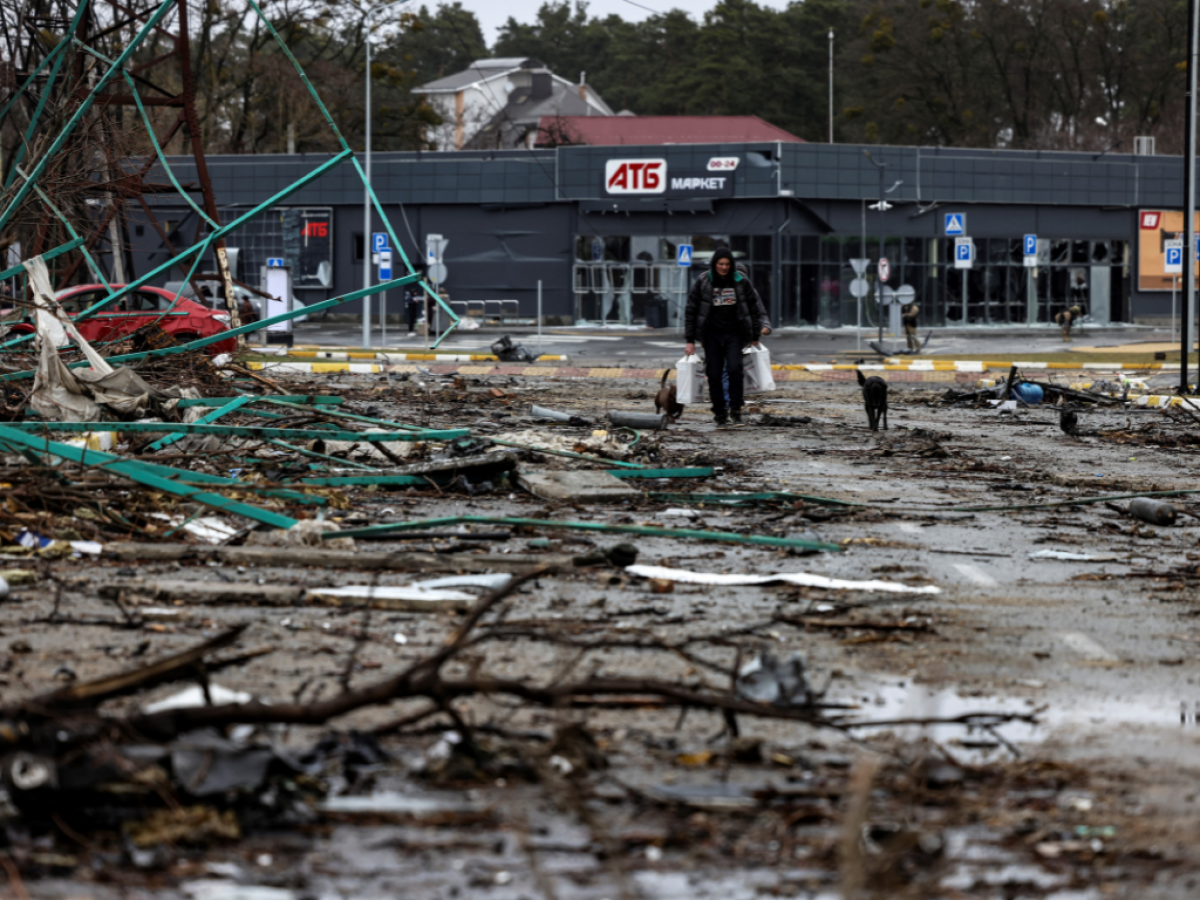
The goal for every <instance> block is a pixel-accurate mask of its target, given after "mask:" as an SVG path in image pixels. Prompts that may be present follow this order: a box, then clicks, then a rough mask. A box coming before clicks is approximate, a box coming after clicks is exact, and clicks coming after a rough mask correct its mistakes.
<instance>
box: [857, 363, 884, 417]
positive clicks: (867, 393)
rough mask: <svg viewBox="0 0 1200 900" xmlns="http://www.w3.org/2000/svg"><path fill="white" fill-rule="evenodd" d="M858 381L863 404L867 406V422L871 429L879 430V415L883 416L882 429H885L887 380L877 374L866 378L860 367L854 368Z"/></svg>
mask: <svg viewBox="0 0 1200 900" xmlns="http://www.w3.org/2000/svg"><path fill="white" fill-rule="evenodd" d="M854 371H855V373H856V374H857V375H858V383H859V384H860V385H862V392H863V405H864V406H866V408H867V424H868V425H869V426H870V427H871V430H872V431H878V430H879V417H880V416H882V417H883V430H884V431H887V392H888V386H887V382H886V381H884V380H883V379H882V378H880V377H879V376H878V375H872V376H871V377H870V378H867V377H866V376H865V375H863V373H862V371H861V370H860V369H855V370H854Z"/></svg>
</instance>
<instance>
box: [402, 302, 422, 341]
mask: <svg viewBox="0 0 1200 900" xmlns="http://www.w3.org/2000/svg"><path fill="white" fill-rule="evenodd" d="M417 303H418V301H417V300H416V298H413V297H410V298H409V299H408V300H406V301H405V302H404V314H405V316H406V317H407V319H408V330H409V332H410V333H411V332H413V331H416V330H417V316H418V314H419V313H420V308H419V307H418V306H417Z"/></svg>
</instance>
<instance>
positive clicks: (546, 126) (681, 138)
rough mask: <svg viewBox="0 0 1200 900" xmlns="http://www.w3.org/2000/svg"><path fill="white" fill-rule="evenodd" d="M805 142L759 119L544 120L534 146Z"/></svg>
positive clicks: (749, 117) (672, 117) (622, 117)
mask: <svg viewBox="0 0 1200 900" xmlns="http://www.w3.org/2000/svg"><path fill="white" fill-rule="evenodd" d="M755 141H783V142H785V143H789V144H803V143H804V140H803V139H801V138H798V137H796V136H795V135H794V134H792V133H791V132H788V131H784V130H783V129H782V128H779V127H777V126H775V125H772V124H771V123H770V122H767V121H765V120H763V119H760V118H759V117H758V116H631V115H627V114H622V115H616V116H542V117H541V119H539V120H538V136H537V141H536V144H535V146H538V147H558V146H563V145H567V144H589V145H593V146H614V145H620V144H723V143H743V142H747V143H748V142H755Z"/></svg>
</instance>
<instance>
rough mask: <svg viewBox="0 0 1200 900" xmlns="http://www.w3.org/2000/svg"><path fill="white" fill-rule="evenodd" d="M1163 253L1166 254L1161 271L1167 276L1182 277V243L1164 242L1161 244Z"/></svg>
mask: <svg viewBox="0 0 1200 900" xmlns="http://www.w3.org/2000/svg"><path fill="white" fill-rule="evenodd" d="M1163 251H1164V253H1165V254H1166V263H1165V264H1164V266H1163V271H1164V272H1165V273H1166V274H1167V275H1182V274H1183V241H1181V240H1174V241H1165V242H1164V243H1163Z"/></svg>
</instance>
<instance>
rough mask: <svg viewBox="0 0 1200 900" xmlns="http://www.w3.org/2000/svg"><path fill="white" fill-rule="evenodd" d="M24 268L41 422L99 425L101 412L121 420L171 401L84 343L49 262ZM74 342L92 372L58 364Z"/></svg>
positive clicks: (40, 261)
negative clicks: (34, 334) (60, 297)
mask: <svg viewBox="0 0 1200 900" xmlns="http://www.w3.org/2000/svg"><path fill="white" fill-rule="evenodd" d="M23 265H24V266H25V271H26V272H28V273H29V284H30V286H31V287H32V288H33V302H34V304H35V306H36V309H35V310H34V315H35V319H36V323H37V342H38V367H37V372H36V374H35V375H34V379H33V394H32V396H31V397H30V398H29V405H30V406H32V407H33V408H34V409H35V410H37V412H38V414H39V415H40V416H42V417H43V418H46V419H53V420H58V421H62V422H96V421H99V420H100V407H101V406H106V407H108V408H109V409H110V410H112V411H113V412H115V413H117V414H119V415H124V416H129V415H138V416H140V415H144V414H145V412H146V410H147V409H148V408H149V407H150V406H151V405H152V403H153V402H154V401H158V402H160V403H161V402H164V401H167V400H169V399H171V395H170V394H167V393H163V392H162V391H159V390H156V389H155V388H152V387H151V386H150V385H148V384H147V383H146V382H145V381H144V380H143V379H142V377H141V376H140V375H138V374H137V372H135V371H133V369H129V368H125V367H124V366H122V367H121V368H119V369H114V368H113V367H112V366H110V365H109V364H108V361H107V360H106V359H105V358H104V357H103V356H101V355H100V354H99V353H97V352H96V351H95V350H94V349H93V348H92V345H91V344H89V343H88V342H87V341H86V340H84V338H83V335H81V334H80V333H79V330H78V329H77V328H76V327H75V323H74V322H72V321H71V320H70V318H69V317H68V316H67V315H66V314H65V313H63V311H62V308H61V307H60V306H59V305H58V301H57V300H55V299H54V289H53V288H52V287H51V286H50V273H49V271H48V270H47V269H46V262H45V260H43V259H42V258H41V257H40V256H35V257H34V258H33V259H29V260H26V261H25V262H24V263H23ZM72 340H73V341H74V342H75V343H76V344H78V345H79V349H80V350H82V351H83V354H84V356H86V357H87V360H88V362H89V363H91V368H90V369H70V368H68V367H67V365H66V363H64V362H63V361H62V359H60V358H59V355H58V349H59V348H60V347H65V346H66V345H67V344H68V343H69V342H70V341H72ZM173 393H175V394H178V393H179V392H178V391H175V392H173Z"/></svg>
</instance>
